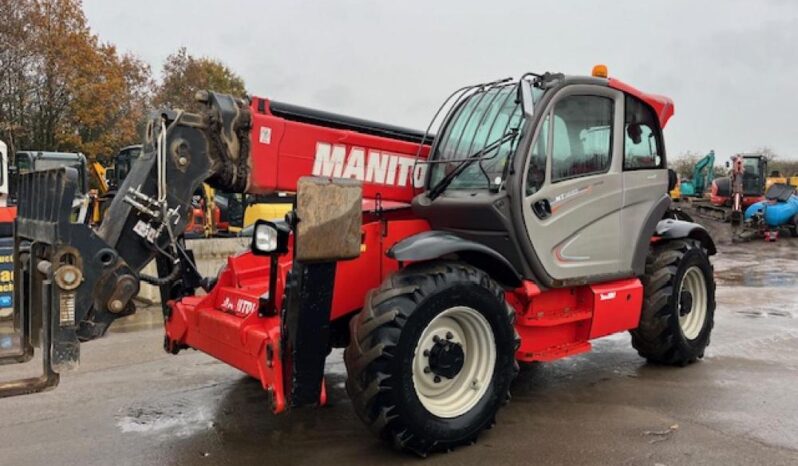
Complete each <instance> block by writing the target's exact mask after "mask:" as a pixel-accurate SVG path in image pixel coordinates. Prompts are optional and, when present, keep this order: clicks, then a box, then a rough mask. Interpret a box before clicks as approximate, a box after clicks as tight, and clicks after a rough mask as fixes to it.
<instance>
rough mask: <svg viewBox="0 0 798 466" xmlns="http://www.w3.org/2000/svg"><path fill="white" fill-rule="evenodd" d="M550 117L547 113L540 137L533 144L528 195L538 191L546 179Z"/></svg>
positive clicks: (527, 175)
mask: <svg viewBox="0 0 798 466" xmlns="http://www.w3.org/2000/svg"><path fill="white" fill-rule="evenodd" d="M549 118H550V115H546V118H545V119H544V120H543V123H542V124H541V126H540V131H539V132H538V137H537V139H536V140H535V143H534V144H533V145H532V150H531V152H530V154H529V171H528V172H527V174H526V195H527V196H531V195H533V194H535V193H536V192H538V190H539V189H540V188H541V187H542V186H543V183H544V182H545V181H546V156H547V154H548V150H546V148H547V147H548V145H549Z"/></svg>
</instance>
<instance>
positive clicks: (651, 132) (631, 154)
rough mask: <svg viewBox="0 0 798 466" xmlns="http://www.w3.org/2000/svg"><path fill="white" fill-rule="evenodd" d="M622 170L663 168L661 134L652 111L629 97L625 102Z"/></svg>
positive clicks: (663, 158) (663, 155)
mask: <svg viewBox="0 0 798 466" xmlns="http://www.w3.org/2000/svg"><path fill="white" fill-rule="evenodd" d="M625 107H626V115H625V116H624V158H623V168H624V170H651V169H656V168H662V167H664V166H665V165H664V162H665V154H664V153H663V150H662V147H663V146H662V133H661V131H660V128H659V121H658V120H657V117H656V115H655V114H654V111H653V110H652V109H651V107H649V106H648V105H646V104H644V103H643V102H641V101H640V100H638V99H637V98H635V97H632V96H630V95H627V96H626V100H625Z"/></svg>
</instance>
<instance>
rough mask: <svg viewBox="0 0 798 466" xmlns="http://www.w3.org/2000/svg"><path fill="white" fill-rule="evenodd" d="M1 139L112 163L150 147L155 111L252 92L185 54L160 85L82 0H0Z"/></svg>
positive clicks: (229, 74) (170, 62)
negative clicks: (131, 149)
mask: <svg viewBox="0 0 798 466" xmlns="http://www.w3.org/2000/svg"><path fill="white" fill-rule="evenodd" d="M0 18H3V26H2V28H0V140H3V141H4V142H5V143H6V144H7V145H8V146H9V152H10V153H12V154H13V153H14V152H15V151H16V150H41V151H68V152H83V153H84V154H86V155H87V156H88V157H89V158H97V157H100V158H105V157H109V156H112V155H113V154H115V153H116V151H117V150H118V149H119V148H120V147H123V146H125V145H129V144H136V143H138V142H140V141H141V139H142V137H141V135H142V130H143V126H144V122H145V119H146V114H147V112H148V111H149V110H151V109H153V108H159V107H162V106H168V107H173V108H183V109H185V110H192V109H195V108H196V105H197V104H196V102H194V94H195V93H196V91H198V90H202V89H212V90H216V91H219V92H226V93H230V94H233V95H236V96H244V95H246V88H245V85H244V81H243V79H242V78H241V77H240V76H238V75H237V74H236V73H234V72H233V71H231V70H230V69H229V68H228V67H227V66H225V65H224V64H223V63H222V62H220V61H219V60H217V59H213V58H208V57H196V56H193V55H191V54H189V53H188V51H187V50H186V48H185V47H181V48H180V49H178V50H177V51H175V53H173V54H172V55H170V56H169V57H168V58H167V59H166V61H165V63H164V65H163V68H162V70H161V75H160V78H159V79H156V78H155V77H154V76H153V73H152V70H151V68H150V66H149V65H148V64H147V63H145V62H144V61H142V60H141V59H140V58H139V57H138V56H136V55H135V54H133V53H129V52H124V53H123V52H120V51H119V50H118V49H117V47H116V46H115V45H114V44H111V43H109V42H104V41H102V40H101V39H100V38H99V37H98V36H97V35H96V34H94V33H93V32H92V31H91V29H90V27H89V25H88V21H87V19H86V16H85V14H84V13H83V7H82V4H81V1H80V0H0Z"/></svg>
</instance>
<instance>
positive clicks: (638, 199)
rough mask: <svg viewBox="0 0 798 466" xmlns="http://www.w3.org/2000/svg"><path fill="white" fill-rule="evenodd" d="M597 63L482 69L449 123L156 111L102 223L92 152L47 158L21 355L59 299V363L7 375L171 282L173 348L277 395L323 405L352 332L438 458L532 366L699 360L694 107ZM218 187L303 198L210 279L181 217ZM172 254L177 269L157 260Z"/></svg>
mask: <svg viewBox="0 0 798 466" xmlns="http://www.w3.org/2000/svg"><path fill="white" fill-rule="evenodd" d="M594 71H595V72H594V75H593V76H590V77H573V76H565V75H562V74H552V73H545V74H535V73H527V74H525V75H523V76H522V77H521V78H520V79H519V80H515V81H513V80H510V79H503V80H499V81H494V82H490V83H484V84H478V85H475V86H468V87H463V88H461V89H459V90H458V91H457V92H455V93H454V94H452V95H451V96H450V97H449V99H447V101H446V102H447V103H446V104H444V106H443V107H442V109H441V110H440V111H439V113H438V115H437V116H438V117H440V119H441V124H440V125H439V126H437V125H434V126H433V125H431V126H432V127H436V128H437V131H436V132H437V136H435V137H434V138H432V137H431V136H429V135H428V134H425V133H421V132H416V131H410V130H406V129H402V128H398V127H394V126H389V125H384V124H377V123H373V122H369V121H365V120H360V119H354V118H348V117H343V116H340V115H335V114H330V113H325V112H320V111H315V110H309V109H306V108H301V107H297V106H294V105H289V104H285V103H280V102H275V101H271V100H267V99H263V98H259V97H253V98H251V99H249V101H248V102H243V101H240V100H236V99H234V98H232V97H230V96H227V95H221V94H215V93H212V92H208V93H205V92H203V93H200V94H199V95H198V100H199V101H200V102H203V103H204V104H205V109H204V110H203V111H202V112H201V113H196V114H195V113H184V112H180V111H168V110H165V111H161V112H159V113H156V114H155V115H154V116H153V118H152V120H151V121H150V123H149V126H148V129H147V132H146V140H145V148H144V154H143V155H142V157H141V159H140V161H139V163H137V164H136V165H135V166H134V167H133V170H132V172H131V173H130V174H129V175H128V177H127V178H126V179H125V182H124V184H123V186H122V187H121V190H120V195H117V196H116V197H115V198H114V200H113V203H112V205H111V206H110V207H109V211H108V213H107V218H106V221H105V222H103V223H102V226H101V227H100V229H99V230H98V231H96V232H95V231H92V230H91V229H89V228H88V227H87V226H85V225H82V224H75V223H71V222H70V221H69V215H68V214H69V208H68V207H69V206H70V202H71V198H72V196H73V194H74V191H75V190H74V183H75V173H74V171H72V170H70V169H60V170H54V171H50V172H46V173H34V174H30V175H27V176H26V177H24V178H23V180H22V183H21V191H22V195H21V202H20V206H19V216H18V218H17V224H16V240H15V248H16V254H17V257H18V260H17V261H16V274H17V276H18V277H19V280H18V282H19V285H20V286H18V287H17V296H16V297H17V299H16V301H15V302H16V306H17V310H18V311H19V312H20V318H21V319H20V320H21V329H22V331H23V333H24V335H23V337H24V338H23V339H24V346H23V351H22V352H21V353H20V354H17V355H15V356H16V359H15V360H17V361H19V360H26V359H28V358H30V356H31V354H32V353H33V345H34V343H35V338H33V337H34V336H35V335H36V334H37V332H36V328H37V324H38V322H37V321H38V318H37V316H39V317H41V318H43V320H44V322H45V323H46V325H44V327H43V332H42V335H43V339H42V341H43V345H44V348H45V351H44V358H43V359H44V369H45V373H44V375H43V376H42V377H41V378H39V379H34V380H27V381H17V382H12V383H8V384H6V385H5V386H4V387H3V389H4V392H5V394H6V395H9V394H19V393H25V392H30V391H35V390H40V389H43V388H45V387H48V386H52V385H54V384H56V383H57V382H58V373H59V372H61V371H62V370H64V369H67V368H71V367H74V366H75V365H76V364H77V362H78V357H79V342H80V341H86V340H92V339H94V338H97V337H100V336H102V335H103V334H104V333H105V332H106V330H107V329H108V326H109V325H110V324H111V323H112V322H113V321H114V320H115V319H117V318H118V317H121V316H124V315H128V314H130V313H132V312H134V307H133V302H132V298H133V296H135V294H136V292H137V291H138V288H139V282H140V281H142V280H143V281H146V282H149V283H154V284H156V285H159V286H160V287H161V288H160V289H161V293H162V295H163V299H162V302H163V303H164V305H163V311H164V321H165V323H164V325H165V336H164V347H165V349H166V350H167V351H168V352H171V353H177V352H178V351H180V350H181V349H184V348H194V349H198V350H201V351H204V352H206V353H208V354H210V355H212V356H214V357H216V358H218V359H220V360H222V361H224V362H226V363H228V364H230V365H232V366H234V367H236V368H238V369H240V370H241V371H243V372H245V373H247V374H249V375H251V376H252V377H255V378H257V379H259V380H260V382H261V384H262V385H263V388H264V389H265V390H266V391H268V393H269V394H270V395H271V399H272V402H273V404H272V406H273V410H274V412H276V413H279V412H282V411H285V410H287V409H289V408H292V407H298V406H303V405H319V404H324V403H325V401H326V396H327V395H326V391H325V388H324V378H323V370H324V363H325V358H326V356H327V354H328V353H329V351H330V349H331V348H333V347H346V351H345V356H344V359H345V362H346V367H347V371H348V380H347V383H346V387H347V391H348V393H349V395H350V397H351V399H352V404H353V406H354V409H355V412H356V413H357V415H358V416H359V417H360V418H361V419H362V420H363V421H364V422H365V423H366V424H368V425H369V426H370V427H371V428H372V429H373V430H374V431H375V432H376V433H377V434H378V435H379V436H380V437H381V438H383V439H386V440H388V441H389V442H391V443H392V444H393V445H395V446H396V447H398V448H401V449H404V450H408V451H412V452H415V453H418V454H421V455H424V454H426V453H428V452H431V451H438V450H446V449H450V448H453V447H456V446H458V445H463V444H468V443H471V442H473V441H475V440H476V438H477V436H478V435H479V433H480V432H481V431H482V430H484V429H486V428H487V427H489V426H491V425H492V424H493V422H494V419H495V416H496V413H497V410H498V409H499V407H500V406H502V405H503V404H505V403H506V402H507V400H508V399H509V388H510V382H511V381H512V380H513V378H514V377H515V375H516V373H517V371H518V363H519V362H533V361H552V360H555V359H559V358H563V357H566V356H570V355H574V354H578V353H583V352H585V351H588V350H590V348H591V343H590V340H592V339H595V338H599V337H602V336H605V335H610V334H613V333H617V332H622V331H627V330H628V331H631V334H632V344H633V346H634V347H635V348H636V349H637V351H638V352H639V353H640V355H641V356H643V357H644V358H647V359H648V360H649V361H651V362H653V363H661V364H671V365H679V366H683V365H686V364H690V363H692V362H694V361H696V360H697V359H699V358H701V357H702V356H703V355H704V350H705V348H706V346H707V345H708V344H709V337H710V331H711V330H712V325H713V313H714V309H715V282H714V280H713V271H712V266H711V265H710V261H709V256H710V255H712V254H714V253H715V246H714V244H713V241H712V239H711V238H710V236H709V234H708V233H707V232H706V231H705V230H704V229H703V228H702V227H701V226H699V225H697V224H692V223H688V222H684V221H678V220H673V219H663V218H664V217H665V216H666V211H667V210H668V208H669V205H670V199H669V198H668V195H667V192H668V188H669V186H668V184H669V178H671V177H670V176H669V172H668V170H667V169H666V168H665V167H666V161H665V148H664V145H663V138H662V132H661V130H662V128H663V127H664V126H665V124H666V123H667V121H668V119H669V118H670V117H671V115H672V114H673V104H672V102H671V100H670V99H668V98H666V97H660V96H656V95H651V94H646V93H644V92H641V91H639V90H637V89H635V88H633V87H631V86H629V85H627V84H624V83H623V82H621V81H618V80H616V79H613V78H607V77H606V68H602V67H597V68H596V69H595V70H594ZM436 120H437V118H436V119H433V122H434V121H436ZM428 132H429V131H428ZM203 182H208V183H210V184H211V185H212V186H215V187H217V188H219V189H223V190H225V191H229V192H247V193H255V194H265V193H270V192H278V191H279V192H296V193H297V196H296V200H295V208H294V209H293V211H292V212H290V213H289V214H288V215H287V216H286V219H285V221H284V222H266V221H259V222H258V223H257V224H256V225H255V227H254V233H253V236H252V246H251V250H249V251H243V252H241V253H240V254H238V255H235V256H233V257H230V258H229V259H228V261H227V264H226V266H225V267H224V268H223V269H222V270H221V271H220V272H219V274H218V276H216V277H200V276H199V275H198V272H197V269H196V267H195V266H194V263H193V258H192V254H191V251H188V250H186V249H185V247H184V242H183V241H182V239H181V238H180V237H179V235H177V234H176V232H180V231H183V230H184V229H185V222H186V221H187V215H186V214H187V212H188V209H190V206H191V204H190V202H191V195H192V193H193V192H194V191H195V190H196V189H197V188H198V187H199V186H200V184H201V183H203ZM671 187H672V186H671ZM109 220H111V221H109ZM153 259H155V260H156V262H157V266H158V274H159V276H158V277H153V276H147V275H144V274H142V273H141V272H140V271H141V270H142V268H143V267H144V266H145V265H146V264H147V263H148V262H149V261H151V260H153ZM200 287H202V288H204V289H205V290H207V294H204V295H197V294H195V291H196V290H197V289H198V288H200Z"/></svg>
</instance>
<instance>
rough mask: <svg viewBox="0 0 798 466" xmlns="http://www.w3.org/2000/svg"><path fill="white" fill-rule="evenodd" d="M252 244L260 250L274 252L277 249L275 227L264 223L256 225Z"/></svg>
mask: <svg viewBox="0 0 798 466" xmlns="http://www.w3.org/2000/svg"><path fill="white" fill-rule="evenodd" d="M254 246H255V248H256V249H258V251H260V252H274V251H275V250H276V249H277V229H276V228H274V227H273V226H271V225H267V224H265V223H261V224H260V225H257V226H256V227H255V244H254Z"/></svg>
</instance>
